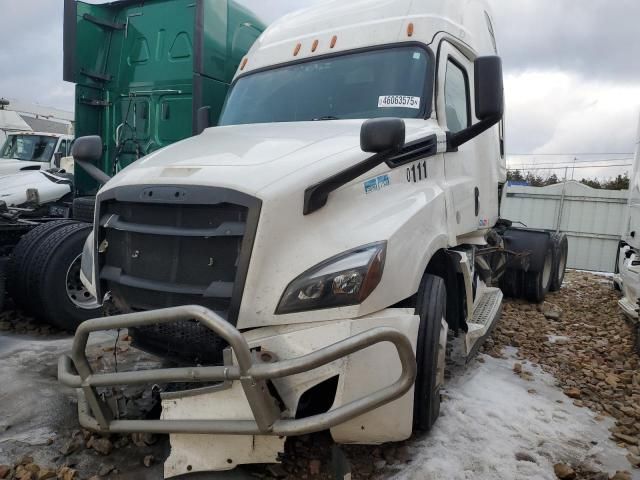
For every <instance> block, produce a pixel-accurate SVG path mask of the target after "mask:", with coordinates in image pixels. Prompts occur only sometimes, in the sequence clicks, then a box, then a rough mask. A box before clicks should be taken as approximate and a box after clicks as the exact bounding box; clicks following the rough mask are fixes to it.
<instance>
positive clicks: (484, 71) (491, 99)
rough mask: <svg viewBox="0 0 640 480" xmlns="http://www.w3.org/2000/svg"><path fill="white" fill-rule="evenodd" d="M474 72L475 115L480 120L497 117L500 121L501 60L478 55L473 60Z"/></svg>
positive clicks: (501, 104) (501, 107)
mask: <svg viewBox="0 0 640 480" xmlns="http://www.w3.org/2000/svg"><path fill="white" fill-rule="evenodd" d="M474 72H475V73H474V77H475V91H476V95H475V96H476V117H478V118H479V119H480V120H486V119H493V118H498V121H500V119H502V115H503V114H504V86H503V83H502V60H501V59H500V57H496V56H491V57H478V58H476V61H475V62H474ZM496 123H497V122H496ZM494 125H495V124H494Z"/></svg>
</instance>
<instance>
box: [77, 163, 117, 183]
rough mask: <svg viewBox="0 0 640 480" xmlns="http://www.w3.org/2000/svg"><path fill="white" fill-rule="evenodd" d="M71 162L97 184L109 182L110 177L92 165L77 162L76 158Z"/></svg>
mask: <svg viewBox="0 0 640 480" xmlns="http://www.w3.org/2000/svg"><path fill="white" fill-rule="evenodd" d="M73 161H74V162H75V164H76V165H80V167H82V169H83V170H84V171H85V172H87V174H88V175H89V176H90V177H91V178H93V179H94V180H96V181H97V182H98V183H101V184H102V185H104V184H105V183H107V182H108V181H109V180H111V177H110V176H109V175H107V174H106V173H104V172H103V171H102V170H100V169H99V168H98V167H96V166H95V165H93V164H92V163H89V162H87V161H85V160H78V159H77V158H74V159H73Z"/></svg>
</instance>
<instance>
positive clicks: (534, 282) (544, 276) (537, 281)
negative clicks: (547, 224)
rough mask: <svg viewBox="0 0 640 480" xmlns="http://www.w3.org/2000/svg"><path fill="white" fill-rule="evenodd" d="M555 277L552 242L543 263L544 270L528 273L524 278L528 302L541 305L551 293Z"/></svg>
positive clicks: (525, 294)
mask: <svg viewBox="0 0 640 480" xmlns="http://www.w3.org/2000/svg"><path fill="white" fill-rule="evenodd" d="M552 277H553V251H552V247H551V242H549V245H548V247H547V251H546V253H545V256H544V260H543V263H542V269H541V270H540V271H538V272H531V271H529V272H527V273H525V276H524V296H525V298H526V299H527V300H529V301H530V302H534V303H541V302H543V301H544V297H545V296H546V295H547V292H548V291H549V287H550V286H551V278H552Z"/></svg>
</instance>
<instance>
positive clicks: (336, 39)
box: [331, 35, 338, 48]
mask: <svg viewBox="0 0 640 480" xmlns="http://www.w3.org/2000/svg"><path fill="white" fill-rule="evenodd" d="M337 41H338V36H337V35H334V36H333V38H332V39H331V48H333V47H335V46H336V42H337Z"/></svg>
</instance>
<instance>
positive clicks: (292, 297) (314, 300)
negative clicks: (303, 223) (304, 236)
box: [276, 242, 387, 314]
mask: <svg viewBox="0 0 640 480" xmlns="http://www.w3.org/2000/svg"><path fill="white" fill-rule="evenodd" d="M386 251H387V242H379V243H372V244H369V245H364V246H362V247H359V248H356V249H354V250H349V251H348V252H345V253H342V254H340V255H337V256H335V257H332V258H330V259H329V260H325V261H324V262H322V263H320V264H318V265H316V266H315V267H313V268H311V269H310V270H307V271H306V272H305V273H303V274H302V275H300V276H299V277H298V278H296V279H295V280H294V281H292V282H291V283H290V284H289V286H288V287H287V289H286V290H285V292H284V295H282V298H281V299H280V303H279V304H278V308H277V309H276V314H284V313H294V312H303V311H307V310H319V309H324V308H334V307H344V306H348V305H357V304H359V303H362V302H363V301H364V300H365V299H366V298H367V297H368V296H369V295H370V294H371V292H373V290H374V289H375V288H376V287H377V286H378V284H379V283H380V279H381V278H382V271H383V269H384V260H385V254H386Z"/></svg>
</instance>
